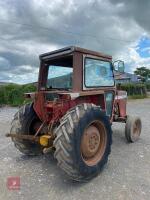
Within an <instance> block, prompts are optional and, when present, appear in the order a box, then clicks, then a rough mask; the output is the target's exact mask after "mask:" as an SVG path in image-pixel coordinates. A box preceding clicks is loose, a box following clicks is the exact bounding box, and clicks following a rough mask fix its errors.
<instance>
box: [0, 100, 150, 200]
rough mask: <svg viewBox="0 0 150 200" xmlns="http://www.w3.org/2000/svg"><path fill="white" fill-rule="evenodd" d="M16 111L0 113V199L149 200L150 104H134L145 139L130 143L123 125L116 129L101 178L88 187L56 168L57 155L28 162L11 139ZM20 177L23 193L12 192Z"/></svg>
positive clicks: (131, 111)
mask: <svg viewBox="0 0 150 200" xmlns="http://www.w3.org/2000/svg"><path fill="white" fill-rule="evenodd" d="M16 111H17V109H16V108H0V134H1V137H0V200H1V199H3V200H5V199H6V200H7V199H9V200H16V199H17V200H21V199H23V200H30V199H32V200H34V199H36V200H52V199H53V200H57V199H58V200H59V199H63V200H71V199H72V200H73V199H77V200H80V199H83V200H86V199H91V200H95V199H99V200H101V199H103V200H107V199H108V200H149V199H150V99H144V100H130V101H129V102H128V113H129V114H132V115H137V116H140V117H141V118H142V121H143V129H142V135H141V138H140V140H139V141H138V142H136V143H134V144H128V143H127V142H126V140H125V138H124V125H123V124H118V123H115V124H114V125H113V145H112V152H111V155H110V157H109V162H108V164H107V165H106V167H105V168H104V170H103V171H102V173H101V174H100V175H99V176H98V177H96V178H94V179H93V180H91V181H90V182H88V183H84V184H81V183H74V182H72V181H70V180H68V179H67V177H65V176H64V174H63V173H62V172H61V170H59V168H57V166H56V161H55V160H54V159H53V156H52V155H46V156H40V157H27V156H24V155H22V154H21V153H20V152H19V151H18V150H16V149H15V147H14V145H13V143H12V142H11V141H10V139H7V138H5V136H4V135H5V133H7V132H9V129H10V122H11V119H12V117H13V115H14V113H15V112H16ZM11 176H19V177H20V179H21V188H20V190H17V191H12V190H8V188H7V186H6V182H7V178H8V177H11Z"/></svg>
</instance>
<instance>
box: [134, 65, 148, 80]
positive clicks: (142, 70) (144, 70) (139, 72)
mask: <svg viewBox="0 0 150 200" xmlns="http://www.w3.org/2000/svg"><path fill="white" fill-rule="evenodd" d="M134 74H136V75H139V76H140V77H141V79H142V81H144V82H145V81H146V80H147V78H148V77H149V76H150V69H148V68H146V67H137V68H136V70H135V71H134Z"/></svg>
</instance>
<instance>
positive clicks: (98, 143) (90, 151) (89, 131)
mask: <svg viewBox="0 0 150 200" xmlns="http://www.w3.org/2000/svg"><path fill="white" fill-rule="evenodd" d="M106 143H107V134H106V128H105V126H104V124H103V123H102V122H101V121H98V120H97V121H93V122H92V123H91V124H90V125H89V126H88V127H87V128H86V129H85V131H84V133H83V136H82V139H81V156H82V159H83V161H84V162H85V163H86V164H87V165H89V166H93V165H96V164H97V163H98V162H99V161H100V160H101V159H102V157H103V155H104V152H105V149H106Z"/></svg>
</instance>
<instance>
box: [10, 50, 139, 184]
mask: <svg viewBox="0 0 150 200" xmlns="http://www.w3.org/2000/svg"><path fill="white" fill-rule="evenodd" d="M40 62H41V64H40V71H39V80H38V90H37V92H35V93H28V94H26V97H27V98H31V99H32V102H33V103H31V104H26V105H24V106H23V107H21V108H20V109H19V111H18V112H17V113H16V114H15V116H14V119H13V121H12V127H11V130H10V134H7V136H8V137H11V138H12V141H13V142H14V144H15V146H16V148H17V149H19V150H20V151H21V152H22V153H24V154H27V155H38V154H41V153H48V152H50V151H53V152H54V157H55V158H56V159H57V162H58V166H59V167H60V168H61V169H62V170H64V171H65V172H66V173H67V174H68V175H69V177H70V178H71V179H74V180H77V181H87V180H89V179H91V178H92V177H94V176H96V175H97V174H98V173H99V172H100V171H101V170H102V168H103V167H104V165H105V164H106V163H107V160H108V156H109V154H110V151H111V144H112V129H111V125H112V122H123V123H126V126H125V136H126V139H127V141H128V142H135V141H136V140H137V139H138V138H139V136H140V133H141V120H140V118H138V117H130V116H127V114H126V103H127V93H126V92H125V91H119V90H118V91H117V90H116V86H115V79H114V70H116V68H117V70H118V71H120V72H123V71H124V63H123V62H122V61H117V62H115V64H114V65H113V64H112V57H111V56H108V55H104V54H102V53H98V52H95V51H90V50H86V49H82V48H79V47H67V48H63V49H60V50H56V51H53V52H50V53H46V54H43V55H41V56H40Z"/></svg>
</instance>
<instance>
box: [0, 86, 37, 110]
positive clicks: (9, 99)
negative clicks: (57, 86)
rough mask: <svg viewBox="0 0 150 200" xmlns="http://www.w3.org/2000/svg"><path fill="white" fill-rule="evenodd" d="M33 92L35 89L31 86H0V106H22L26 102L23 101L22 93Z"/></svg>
mask: <svg viewBox="0 0 150 200" xmlns="http://www.w3.org/2000/svg"><path fill="white" fill-rule="evenodd" d="M34 91H36V87H35V86H34V85H33V84H28V85H17V84H8V85H6V86H0V105H11V106H19V105H22V104H23V103H25V101H26V100H25V99H24V93H26V92H34Z"/></svg>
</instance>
